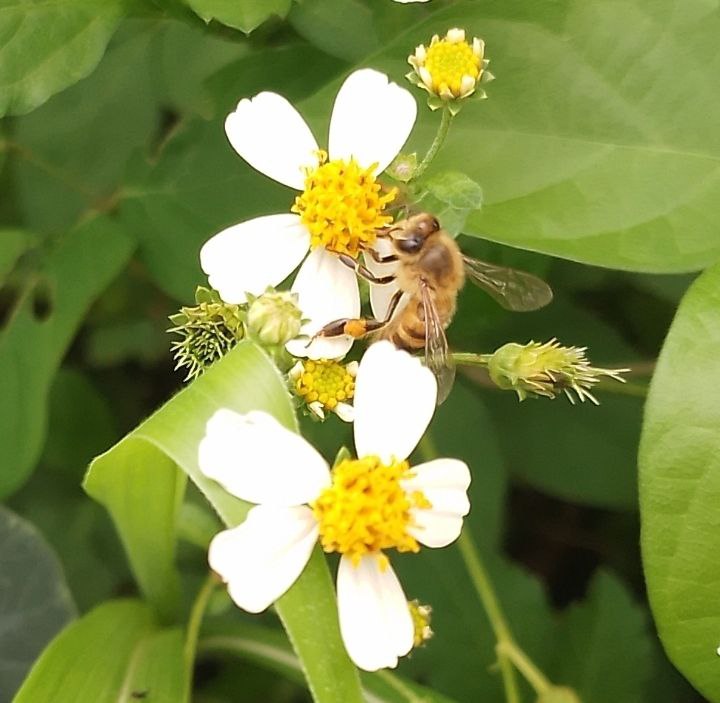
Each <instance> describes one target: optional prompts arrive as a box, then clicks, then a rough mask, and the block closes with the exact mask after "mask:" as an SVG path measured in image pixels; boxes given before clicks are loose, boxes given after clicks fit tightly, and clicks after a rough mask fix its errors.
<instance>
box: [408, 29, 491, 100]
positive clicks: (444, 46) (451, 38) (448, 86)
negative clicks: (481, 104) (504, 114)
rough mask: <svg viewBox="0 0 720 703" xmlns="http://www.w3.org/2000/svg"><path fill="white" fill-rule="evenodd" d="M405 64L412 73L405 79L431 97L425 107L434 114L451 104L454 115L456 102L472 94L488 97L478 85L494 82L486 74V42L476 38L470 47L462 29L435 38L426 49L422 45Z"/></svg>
mask: <svg viewBox="0 0 720 703" xmlns="http://www.w3.org/2000/svg"><path fill="white" fill-rule="evenodd" d="M408 63H409V64H410V65H411V66H412V67H413V69H414V70H413V71H411V72H410V73H408V74H407V76H406V78H407V79H408V80H409V81H410V82H411V83H413V84H415V85H417V86H418V87H420V88H422V89H423V90H426V91H427V92H428V93H430V98H429V99H428V105H429V106H430V107H431V108H432V109H433V110H436V109H437V108H439V107H442V106H443V105H446V104H450V107H451V110H452V111H453V112H456V111H457V110H458V109H459V103H458V101H460V100H464V99H465V98H468V97H470V96H471V95H473V93H474V94H475V97H477V98H485V97H487V96H486V95H485V91H483V90H480V89H479V88H478V84H479V83H481V82H487V81H490V80H492V79H493V76H492V74H491V73H489V72H488V71H487V70H486V69H487V65H488V63H489V61H488V59H486V58H485V42H483V40H482V39H478V38H477V37H475V38H474V39H473V40H472V43H470V42H467V41H465V30H464V29H457V28H454V29H450V30H448V32H447V34H446V35H445V36H444V37H443V38H442V39H440V37H439V36H438V35H437V34H436V35H435V36H434V37H433V38H432V40H431V42H430V46H429V47H427V48H426V47H425V46H424V45H423V44H421V45H420V46H418V47H417V48H416V49H415V53H414V54H412V55H411V56H409V57H408ZM453 108H454V109H453Z"/></svg>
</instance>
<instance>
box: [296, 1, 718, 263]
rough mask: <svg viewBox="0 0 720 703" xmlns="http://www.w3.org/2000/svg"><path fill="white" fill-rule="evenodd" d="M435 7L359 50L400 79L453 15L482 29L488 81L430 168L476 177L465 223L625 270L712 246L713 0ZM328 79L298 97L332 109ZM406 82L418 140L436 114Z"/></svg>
mask: <svg viewBox="0 0 720 703" xmlns="http://www.w3.org/2000/svg"><path fill="white" fill-rule="evenodd" d="M388 4H391V3H388ZM429 6H430V7H431V8H432V14H431V15H430V16H429V18H428V19H427V20H424V21H422V22H413V20H412V19H411V18H410V17H409V16H408V24H407V25H406V31H405V32H403V33H401V34H399V35H398V36H397V37H395V38H394V39H393V40H391V41H389V42H388V43H386V44H384V45H383V46H382V49H381V51H380V53H377V54H375V55H373V56H369V57H365V58H364V59H363V60H362V61H361V64H362V65H370V66H372V67H374V68H377V69H380V70H383V71H385V72H387V73H388V74H389V75H390V77H391V78H392V79H393V80H395V81H398V82H403V78H402V77H403V73H404V72H405V71H406V70H407V66H406V65H403V64H404V57H406V56H407V55H408V54H409V53H410V52H411V51H412V50H413V49H414V47H415V46H416V45H417V44H420V43H427V42H428V41H429V40H430V38H431V37H432V35H433V34H435V33H438V32H440V33H442V32H443V31H444V30H445V29H446V28H448V27H455V26H457V27H465V28H466V30H467V32H468V34H469V35H478V36H482V37H483V38H484V39H485V41H486V46H487V51H486V53H487V56H488V57H489V58H490V60H491V64H490V68H491V70H492V71H493V73H494V74H495V75H496V76H497V80H496V81H494V82H492V83H490V84H489V85H488V86H487V92H488V95H489V98H488V100H484V101H480V102H476V103H472V104H469V105H468V106H467V107H466V108H465V109H463V110H462V111H461V113H460V114H459V115H458V117H457V118H456V119H455V120H454V123H453V125H452V127H451V129H450V135H449V137H448V139H447V141H446V142H445V145H444V146H443V149H442V150H441V151H440V154H439V156H438V157H437V159H436V161H435V163H434V164H433V165H432V167H431V168H432V169H433V171H440V170H445V169H454V170H462V171H463V172H465V173H467V175H468V176H470V177H471V178H472V179H473V180H475V181H477V182H478V183H480V184H481V186H482V187H483V191H484V193H485V201H484V206H483V209H482V210H481V211H479V212H477V211H475V212H473V213H472V214H471V216H470V218H469V220H468V224H467V226H466V228H465V232H466V233H468V234H472V235H474V236H481V237H486V238H488V239H491V240H494V241H497V242H501V243H504V244H509V245H512V246H516V247H521V248H527V249H532V250H535V251H540V252H544V253H547V254H551V255H554V256H559V257H563V258H568V259H573V260H576V261H581V262H585V263H592V264H597V265H601V266H607V267H611V268H617V269H627V270H634V271H647V272H679V271H689V270H694V269H698V268H702V267H704V266H706V265H708V264H710V263H712V262H713V261H715V260H716V259H717V258H718V257H719V256H720V234H718V229H717V227H716V226H715V223H714V221H713V218H709V217H708V216H707V212H708V211H710V210H712V208H713V207H714V204H715V203H716V202H717V200H718V198H719V197H720V177H719V174H720V171H719V169H718V164H719V163H720V160H719V159H720V140H719V139H718V133H717V129H716V125H717V124H718V122H720V94H719V93H718V91H717V90H715V89H714V86H715V85H716V76H717V74H718V69H719V68H720V54H718V52H717V51H716V50H715V46H716V38H717V36H718V34H719V33H720V15H719V14H718V13H717V12H716V11H715V8H714V6H713V4H712V3H708V2H706V0H689V1H688V2H687V3H684V4H683V12H680V13H679V12H677V7H676V4H675V2H674V1H671V0H656V1H654V2H653V1H650V0H629V1H628V2H622V3H620V2H601V3H596V2H587V1H586V0H559V1H558V2H553V3H544V2H536V3H527V2H524V1H523V0H508V1H507V2H502V3H479V2H472V1H466V2H458V3H453V4H452V5H448V4H447V3H439V2H436V3H429ZM608 47H612V51H611V52H609V51H608ZM408 87H409V86H408ZM335 90H336V86H331V87H329V88H328V89H327V90H325V91H323V92H322V94H321V96H319V98H318V99H317V101H314V103H313V106H312V107H310V106H308V108H307V111H311V110H312V111H313V114H315V115H318V116H319V115H323V114H325V112H326V111H327V106H328V105H329V103H330V100H331V99H332V95H333V94H334V92H335ZM415 95H416V98H417V100H418V102H419V103H421V107H420V110H419V123H418V129H417V130H416V132H415V133H414V135H413V136H412V138H411V141H410V143H409V145H407V146H406V147H405V151H417V152H418V153H419V154H422V153H423V151H424V150H425V149H426V148H427V147H428V146H429V144H430V142H431V140H432V136H433V134H434V132H435V129H436V128H437V124H438V121H439V115H438V114H437V113H432V114H431V113H430V111H429V110H427V109H425V108H424V107H422V103H424V93H422V92H420V91H417V92H416V93H415ZM433 171H429V172H428V175H431V174H432V172H433Z"/></svg>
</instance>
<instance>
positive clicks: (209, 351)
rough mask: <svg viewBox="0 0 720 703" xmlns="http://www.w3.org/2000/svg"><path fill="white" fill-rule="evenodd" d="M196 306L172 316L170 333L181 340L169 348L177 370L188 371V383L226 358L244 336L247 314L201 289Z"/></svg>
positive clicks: (183, 309) (212, 291) (215, 292)
mask: <svg viewBox="0 0 720 703" xmlns="http://www.w3.org/2000/svg"><path fill="white" fill-rule="evenodd" d="M195 302H196V305H194V306H187V307H182V308H180V312H178V313H176V314H175V315H171V316H170V318H169V319H170V321H171V322H172V323H173V325H174V327H171V328H170V329H169V330H168V332H171V333H174V334H179V335H180V336H181V339H179V340H177V341H175V342H173V343H172V344H171V345H170V350H171V351H172V352H173V355H174V357H175V361H176V364H175V369H180V368H186V369H188V373H187V376H185V379H184V380H185V381H189V380H191V379H193V378H196V377H197V376H199V375H200V374H202V373H203V371H205V369H207V368H208V367H209V366H210V365H211V364H212V363H213V362H215V361H217V360H218V359H219V358H220V357H222V356H224V355H225V354H226V353H227V352H228V351H230V349H232V348H233V347H234V346H235V345H236V344H237V343H238V341H239V340H241V339H242V338H243V337H244V336H245V324H244V321H243V318H244V311H243V310H242V308H241V307H240V306H239V305H233V304H230V303H226V302H224V301H223V300H222V299H221V298H220V295H219V294H218V293H217V291H214V290H210V289H208V288H203V287H202V286H198V288H197V289H196V291H195Z"/></svg>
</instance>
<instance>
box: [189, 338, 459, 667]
mask: <svg viewBox="0 0 720 703" xmlns="http://www.w3.org/2000/svg"><path fill="white" fill-rule="evenodd" d="M436 394H437V385H436V382H435V378H434V377H433V375H432V373H431V372H430V371H429V370H428V369H426V368H425V367H424V366H423V365H422V364H421V363H420V362H419V361H418V360H417V359H415V358H413V357H411V356H410V355H409V354H408V353H407V352H404V351H400V350H397V349H396V348H395V347H394V346H393V345H392V344H391V343H390V342H378V343H376V344H374V345H372V346H371V347H370V348H369V349H368V351H367V352H366V353H365V355H364V357H363V359H362V361H361V362H360V366H359V369H358V374H357V379H356V389H355V423H354V426H353V427H354V433H355V448H356V450H357V456H358V459H346V460H344V461H341V462H340V463H339V464H338V465H337V466H335V467H334V468H333V469H332V471H331V470H330V468H329V466H328V464H327V462H326V461H325V460H324V459H323V458H322V456H320V454H319V453H318V452H317V451H316V450H315V449H314V448H313V447H312V446H311V445H310V444H308V443H307V442H306V441H305V440H304V439H303V438H302V437H300V436H299V435H297V434H295V433H294V432H291V431H289V430H287V429H285V428H284V427H282V426H281V425H280V424H279V423H278V422H277V421H276V420H275V419H274V418H272V417H271V416H270V415H267V414H265V413H263V412H250V413H248V414H246V415H239V414H237V413H235V412H233V411H230V410H219V411H218V412H216V413H215V415H213V417H212V418H211V419H210V420H209V421H208V424H207V430H206V434H205V437H204V438H203V440H202V442H201V443H200V447H199V463H200V468H201V469H202V471H203V473H204V474H205V475H207V476H209V477H210V478H213V479H215V480H216V481H218V482H219V483H220V484H222V485H223V486H224V488H225V489H226V490H227V491H229V492H230V493H232V494H233V495H235V496H237V497H239V498H242V499H243V500H247V501H250V502H251V503H255V504H256V505H255V506H254V507H253V508H251V510H250V511H249V513H248V516H247V519H246V520H245V522H244V523H242V524H241V525H240V526H239V527H235V528H232V529H229V530H225V531H224V532H221V533H220V534H218V535H217V536H216V537H215V538H214V539H213V541H212V543H211V545H210V553H209V561H210V566H211V567H212V569H213V570H214V571H216V572H217V573H218V574H220V576H221V577H222V578H223V580H224V581H225V582H226V583H227V585H228V592H229V594H230V596H231V598H232V599H233V600H234V601H235V603H236V604H237V605H239V606H240V607H241V608H243V609H244V610H247V611H250V612H260V611H262V610H265V609H266V608H267V607H268V606H269V605H270V604H271V603H273V602H274V601H275V600H277V599H278V598H279V597H280V596H281V595H282V594H283V593H285V591H286V590H287V589H288V588H289V587H290V586H291V585H292V584H293V583H294V582H295V580H296V579H297V577H298V576H299V575H300V573H301V572H302V570H303V568H304V567H305V564H306V563H307V561H308V559H309V558H310V554H311V552H312V550H313V548H314V546H315V543H316V542H318V541H319V542H320V544H321V545H322V547H323V549H324V550H325V551H327V552H339V553H340V554H341V558H340V566H339V569H338V574H337V598H338V613H339V619H340V630H341V633H342V637H343V641H344V643H345V647H346V649H347V651H348V654H349V655H350V657H351V659H352V660H353V661H354V662H355V664H357V666H359V667H360V668H362V669H365V670H367V671H375V670H377V669H381V668H384V667H394V666H396V665H397V661H398V657H401V656H404V655H405V654H407V653H408V652H409V651H410V649H411V648H412V646H413V640H414V637H415V625H414V622H413V616H412V614H411V610H410V608H409V606H408V601H407V598H406V597H405V594H404V592H403V589H402V586H401V585H400V582H399V581H398V578H397V576H396V575H395V572H394V571H393V569H392V567H391V566H390V562H389V560H388V558H387V556H386V555H385V553H384V552H385V550H388V549H392V548H395V549H397V550H398V551H403V552H408V551H409V552H417V551H418V550H419V549H420V545H425V546H428V547H444V546H446V545H448V544H450V543H451V542H453V541H454V540H455V539H457V537H458V536H459V534H460V530H461V529H462V521H463V516H464V515H466V514H467V512H468V510H469V509H470V504H469V501H468V498H467V488H468V486H469V484H470V471H469V470H468V467H467V465H466V464H465V463H464V462H462V461H459V460H457V459H435V460H433V461H428V462H425V463H422V464H419V465H418V466H414V467H412V468H411V467H410V466H409V464H408V462H407V457H408V455H409V454H410V453H411V452H412V450H413V449H414V448H415V446H416V445H417V443H418V442H419V441H420V438H421V437H422V435H423V433H424V432H425V429H426V428H427V425H428V423H429V422H430V419H431V417H432V415H433V412H434V410H435V397H436Z"/></svg>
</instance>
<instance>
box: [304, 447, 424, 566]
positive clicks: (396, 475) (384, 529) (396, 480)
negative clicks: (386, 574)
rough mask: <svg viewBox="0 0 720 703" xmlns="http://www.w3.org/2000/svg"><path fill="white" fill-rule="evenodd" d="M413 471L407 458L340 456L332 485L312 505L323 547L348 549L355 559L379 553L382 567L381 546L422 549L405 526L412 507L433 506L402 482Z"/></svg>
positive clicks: (406, 549) (384, 558)
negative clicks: (388, 461) (385, 461)
mask: <svg viewBox="0 0 720 703" xmlns="http://www.w3.org/2000/svg"><path fill="white" fill-rule="evenodd" d="M411 475H412V474H411V472H410V467H409V465H408V463H407V461H398V462H394V463H392V464H389V465H385V464H383V463H382V462H381V461H380V459H379V458H378V457H376V456H368V457H364V458H362V459H346V460H345V461H341V462H340V463H339V464H338V465H337V466H336V467H335V468H334V469H333V479H332V485H331V486H330V487H329V488H326V489H325V490H324V491H323V492H322V493H321V494H320V497H319V498H318V499H317V500H316V501H315V502H314V503H313V504H312V505H311V506H310V507H311V508H312V509H313V513H314V515H315V518H316V519H317V521H318V523H319V525H320V543H321V544H322V546H323V549H324V550H325V551H326V552H340V554H346V555H347V556H349V557H350V559H352V561H353V563H355V564H357V563H358V562H359V561H360V559H361V557H363V556H364V555H366V554H377V556H378V557H379V558H380V560H381V566H383V567H384V566H385V565H387V558H386V557H385V555H383V554H382V553H381V552H382V550H383V549H391V548H392V547H394V548H395V549H397V550H398V551H399V552H417V551H419V549H420V546H419V545H418V543H417V540H416V539H415V538H414V537H412V536H411V535H409V534H408V531H407V528H408V526H411V524H412V520H411V516H410V511H411V509H413V508H430V507H432V506H431V505H430V501H429V500H428V499H427V498H426V497H425V495H424V494H423V493H422V492H420V491H415V492H413V493H407V492H406V491H405V490H404V489H403V487H402V486H401V485H400V481H401V479H403V478H409V477H410V476H411Z"/></svg>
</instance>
